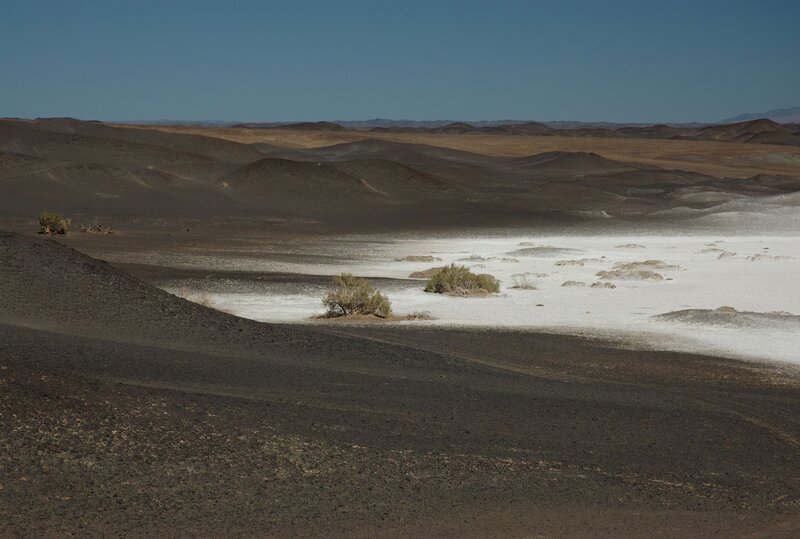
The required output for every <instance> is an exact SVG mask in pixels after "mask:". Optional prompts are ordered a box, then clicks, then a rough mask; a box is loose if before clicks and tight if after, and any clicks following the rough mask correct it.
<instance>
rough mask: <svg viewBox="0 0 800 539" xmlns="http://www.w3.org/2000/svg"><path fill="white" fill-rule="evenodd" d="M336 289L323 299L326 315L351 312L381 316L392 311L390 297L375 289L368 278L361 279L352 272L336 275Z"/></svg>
mask: <svg viewBox="0 0 800 539" xmlns="http://www.w3.org/2000/svg"><path fill="white" fill-rule="evenodd" d="M333 285H334V286H335V287H336V289H335V290H332V291H330V292H328V294H327V295H326V296H325V298H324V299H323V300H322V304H323V305H325V307H327V309H328V310H327V312H326V313H325V316H327V317H336V316H347V315H351V314H371V315H375V316H379V317H381V318H384V317H387V316H389V315H390V314H391V313H392V305H391V303H390V302H389V299H388V298H387V297H386V296H384V295H383V294H381V293H380V292H378V291H377V290H375V289H374V288H373V287H372V285H371V284H369V282H368V281H367V280H366V279H359V278H357V277H354V276H353V275H352V274H350V273H342V274H341V275H337V276H334V278H333Z"/></svg>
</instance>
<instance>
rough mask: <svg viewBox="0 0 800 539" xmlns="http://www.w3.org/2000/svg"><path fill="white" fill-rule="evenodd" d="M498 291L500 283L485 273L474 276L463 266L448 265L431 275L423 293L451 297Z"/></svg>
mask: <svg viewBox="0 0 800 539" xmlns="http://www.w3.org/2000/svg"><path fill="white" fill-rule="evenodd" d="M499 291H500V281H498V280H497V279H495V278H494V277H493V276H491V275H488V274H486V273H481V274H475V273H472V272H471V271H469V270H468V269H467V268H466V267H465V266H456V265H455V264H450V265H449V266H445V267H443V268H442V269H441V270H439V271H438V272H437V273H436V274H434V275H432V276H431V277H430V278H429V279H428V282H427V283H426V284H425V292H433V293H436V294H449V295H452V296H474V295H482V294H488V293H494V292H499Z"/></svg>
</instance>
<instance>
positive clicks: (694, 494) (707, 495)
mask: <svg viewBox="0 0 800 539" xmlns="http://www.w3.org/2000/svg"><path fill="white" fill-rule="evenodd" d="M0 262H1V263H0V424H2V428H0V535H3V536H37V537H41V536H64V535H70V534H75V535H80V536H101V535H102V536H107V535H153V536H155V535H159V536H164V535H166V536H174V535H179V536H185V535H198V536H230V535H258V536H349V537H352V536H370V537H373V536H376V535H379V536H394V537H406V536H420V535H426V536H452V537H470V536H475V537H479V536H480V537H483V536H522V535H536V534H546V535H567V536H576V535H592V536H609V537H610V536H619V535H642V534H644V533H647V534H649V535H655V536H686V535H708V534H711V533H718V534H722V535H725V536H736V535H746V534H749V533H761V534H766V535H771V536H787V537H788V536H792V535H795V534H796V533H797V531H798V530H800V520H798V516H797V515H798V507H800V483H798V478H797V477H796V473H794V472H795V471H796V470H797V469H798V468H800V439H798V432H799V431H800V429H798V423H797V418H798V417H800V393H798V390H797V386H796V385H794V384H793V382H791V380H792V379H791V378H789V377H787V375H785V374H781V373H778V372H777V371H775V370H773V369H769V368H756V367H754V366H753V365H752V364H743V363H737V362H733V361H723V360H717V359H714V358H706V357H701V356H686V355H681V354H672V353H655V352H646V353H645V352H636V351H631V350H617V349H615V348H613V347H612V346H610V345H609V344H606V343H601V342H591V341H584V340H580V339H574V338H565V337H556V336H547V335H535V334H528V333H514V332H507V333H493V332H480V333H476V332H459V331H446V330H424V331H423V330H413V329H410V330H404V331H401V330H397V329H392V328H391V327H376V328H372V329H370V328H362V329H354V328H351V329H346V328H343V327H341V328H331V327H327V326H326V327H325V328H321V329H314V328H295V327H286V326H273V325H266V324H259V323H256V322H252V321H247V320H242V319H239V318H235V317H232V316H230V315H226V314H223V313H219V312H216V311H212V310H210V309H206V308H204V307H201V306H198V305H194V304H191V303H189V302H186V301H184V300H181V299H179V298H176V297H174V296H171V295H169V294H167V293H165V292H162V291H160V290H158V289H156V288H154V287H152V286H150V285H148V284H147V283H144V282H142V281H139V280H136V279H134V278H132V277H130V276H128V275H127V274H125V273H123V272H121V271H118V270H116V269H115V268H114V267H112V266H110V265H108V264H105V263H103V262H100V261H98V260H95V259H92V258H89V257H87V256H85V255H82V254H80V253H78V252H76V251H73V250H70V249H68V248H66V247H63V246H62V245H60V244H58V243H55V242H52V241H42V240H38V239H31V238H26V237H22V236H18V235H14V234H8V233H3V234H0ZM779 375H780V376H781V378H780V380H781V383H780V384H776V383H775V382H774V380H775V379H776V377H777V376H779Z"/></svg>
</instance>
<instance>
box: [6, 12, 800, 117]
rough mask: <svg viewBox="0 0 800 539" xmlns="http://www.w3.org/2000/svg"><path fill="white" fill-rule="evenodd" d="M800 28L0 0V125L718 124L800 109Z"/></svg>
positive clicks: (544, 15)
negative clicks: (58, 120)
mask: <svg viewBox="0 0 800 539" xmlns="http://www.w3.org/2000/svg"><path fill="white" fill-rule="evenodd" d="M798 23H800V4H799V3H797V2H792V1H785V0H771V1H762V2H755V1H744V0H736V1H730V2H725V3H724V4H720V3H717V2H702V3H698V2H688V1H684V0H680V1H676V2H670V3H669V5H664V3H662V2H654V1H650V0H644V1H638V2H635V1H630V0H618V1H613V2H607V3H603V4H598V3H596V2H589V1H585V0H584V1H579V0H572V1H568V2H553V1H541V2H535V3H534V2H521V1H507V2H502V3H501V4H500V5H495V6H490V5H488V4H486V3H483V2H472V1H467V2H445V1H438V2H436V1H434V2H420V1H410V2H406V3H403V4H402V5H397V4H395V3H388V2H364V1H344V2H340V3H337V4H336V5H332V4H331V3H327V2H319V1H316V2H315V1H302V2H294V3H291V4H286V3H275V2H266V3H264V2H251V1H242V2H237V3H236V4H235V6H233V7H230V5H228V6H225V5H223V4H222V3H220V2H210V1H197V2H185V1H176V2H163V1H155V0H147V1H142V2H130V1H125V2H113V3H109V2H98V1H84V2H76V3H64V2H56V1H52V0H49V1H44V0H33V1H28V2H21V1H20V2H15V1H8V0H0V73H3V84H2V85H0V116H2V117H23V118H33V117H54V116H71V117H77V118H82V119H97V120H104V121H141V122H147V121H158V120H168V121H247V122H256V121H264V122H270V121H271V122H287V121H298V122H301V121H363V120H358V119H360V118H364V119H371V118H392V119H395V120H398V119H411V120H414V121H437V120H454V121H455V120H461V121H482V120H484V121H485V120H489V121H497V120H503V119H509V120H535V121H579V122H613V123H689V122H698V123H711V122H716V121H720V120H722V119H725V118H729V117H733V116H737V115H739V114H744V113H760V112H766V111H769V110H772V109H780V108H787V107H796V106H799V105H800V55H798V54H796V29H797V26H798ZM347 118H352V119H356V120H345V119H347Z"/></svg>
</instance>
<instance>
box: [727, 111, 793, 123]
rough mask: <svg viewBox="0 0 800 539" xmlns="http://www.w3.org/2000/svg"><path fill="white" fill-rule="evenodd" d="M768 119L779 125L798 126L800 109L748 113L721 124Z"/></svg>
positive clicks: (728, 119)
mask: <svg viewBox="0 0 800 539" xmlns="http://www.w3.org/2000/svg"><path fill="white" fill-rule="evenodd" d="M760 118H766V119H768V120H772V121H773V122H778V123H779V124H797V123H800V107H792V108H788V109H774V110H768V111H767V112H748V113H745V114H740V115H738V116H734V117H733V118H726V119H725V120H722V122H721V123H724V124H733V123H737V122H748V121H750V120H758V119H760Z"/></svg>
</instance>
